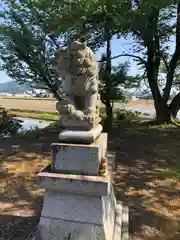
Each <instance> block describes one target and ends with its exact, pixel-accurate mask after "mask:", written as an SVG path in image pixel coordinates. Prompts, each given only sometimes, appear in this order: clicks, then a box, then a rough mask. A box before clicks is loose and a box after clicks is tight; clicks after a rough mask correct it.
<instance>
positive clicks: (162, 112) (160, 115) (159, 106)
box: [154, 101, 171, 124]
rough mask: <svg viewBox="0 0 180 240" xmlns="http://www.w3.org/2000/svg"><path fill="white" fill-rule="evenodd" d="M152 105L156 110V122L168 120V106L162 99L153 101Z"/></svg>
mask: <svg viewBox="0 0 180 240" xmlns="http://www.w3.org/2000/svg"><path fill="white" fill-rule="evenodd" d="M154 105H155V110H156V123H157V124H163V123H168V122H170V116H171V114H170V113H171V112H170V108H169V106H168V105H167V104H166V103H164V102H163V101H161V102H158V103H155V104H154Z"/></svg>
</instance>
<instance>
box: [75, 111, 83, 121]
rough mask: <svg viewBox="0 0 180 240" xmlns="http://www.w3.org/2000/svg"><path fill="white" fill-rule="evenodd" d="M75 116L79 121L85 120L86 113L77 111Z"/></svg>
mask: <svg viewBox="0 0 180 240" xmlns="http://www.w3.org/2000/svg"><path fill="white" fill-rule="evenodd" d="M74 115H75V116H76V118H77V119H79V120H83V119H84V113H83V112H82V111H79V110H76V111H74Z"/></svg>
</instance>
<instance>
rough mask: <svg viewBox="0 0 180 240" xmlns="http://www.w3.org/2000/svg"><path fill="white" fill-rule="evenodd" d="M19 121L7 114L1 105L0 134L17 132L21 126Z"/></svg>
mask: <svg viewBox="0 0 180 240" xmlns="http://www.w3.org/2000/svg"><path fill="white" fill-rule="evenodd" d="M21 122H22V121H20V120H17V119H15V118H13V117H12V116H11V115H10V114H8V112H7V111H6V110H5V109H4V108H3V107H0V136H4V135H14V134H17V132H18V130H19V129H20V128H21V127H22V125H21Z"/></svg>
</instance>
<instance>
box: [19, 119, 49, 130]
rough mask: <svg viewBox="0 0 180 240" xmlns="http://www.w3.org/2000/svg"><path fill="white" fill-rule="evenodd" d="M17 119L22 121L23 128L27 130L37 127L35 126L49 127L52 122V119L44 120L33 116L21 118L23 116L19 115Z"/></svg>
mask: <svg viewBox="0 0 180 240" xmlns="http://www.w3.org/2000/svg"><path fill="white" fill-rule="evenodd" d="M16 119H19V120H21V121H22V123H21V124H22V129H21V130H23V131H26V130H31V129H35V128H41V129H42V128H45V127H47V126H48V125H49V124H50V123H52V122H50V121H42V120H38V119H32V118H21V117H17V118H16Z"/></svg>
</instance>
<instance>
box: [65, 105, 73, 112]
mask: <svg viewBox="0 0 180 240" xmlns="http://www.w3.org/2000/svg"><path fill="white" fill-rule="evenodd" d="M65 108H66V109H67V111H68V112H69V113H73V112H74V111H75V109H74V106H73V105H72V104H67V105H66V106H65Z"/></svg>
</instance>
